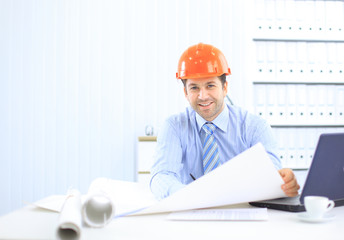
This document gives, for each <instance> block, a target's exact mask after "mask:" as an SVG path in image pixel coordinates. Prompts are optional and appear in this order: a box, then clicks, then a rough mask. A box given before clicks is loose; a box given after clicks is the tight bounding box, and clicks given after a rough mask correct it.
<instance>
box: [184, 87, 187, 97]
mask: <svg viewBox="0 0 344 240" xmlns="http://www.w3.org/2000/svg"><path fill="white" fill-rule="evenodd" d="M184 94H185V97H187V96H188V92H187V90H186V87H184Z"/></svg>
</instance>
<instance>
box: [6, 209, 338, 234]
mask: <svg viewBox="0 0 344 240" xmlns="http://www.w3.org/2000/svg"><path fill="white" fill-rule="evenodd" d="M234 207H237V208H249V207H251V206H249V205H248V204H239V205H232V206H227V207H224V208H234ZM297 214H298V213H290V212H283V211H277V210H268V215H269V220H268V221H260V222H259V221H257V222H253V221H252V222H248V221H245V222H244V221H243V222H239V221H170V220H167V219H166V216H167V214H155V215H147V216H131V217H123V218H118V219H114V220H113V221H112V222H111V223H110V224H108V225H107V226H106V227H105V228H101V229H92V228H87V227H84V228H83V229H82V233H81V239H101V240H102V239H121V240H126V239H139V240H141V239H149V240H154V239H159V240H160V239H164V240H165V239H173V240H176V239H177V240H178V239H180V240H181V239H190V240H191V239H192V240H193V239H214V240H219V239H264V240H265V239H293V240H294V239H312V240H314V239H328V240H330V239H331V240H332V239H344V207H337V208H334V209H333V210H331V214H334V215H335V216H336V218H335V219H334V220H332V221H329V222H324V223H306V222H302V221H300V220H299V219H298V218H297ZM58 216H59V214H58V213H55V212H50V211H46V210H42V209H38V208H35V207H32V206H26V207H24V208H22V209H19V210H17V211H14V212H12V213H10V214H7V215H5V216H2V217H0V239H55V230H56V226H57V220H58Z"/></svg>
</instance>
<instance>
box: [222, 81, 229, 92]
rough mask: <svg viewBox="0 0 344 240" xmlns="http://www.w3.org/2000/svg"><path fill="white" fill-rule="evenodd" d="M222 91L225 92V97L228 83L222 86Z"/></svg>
mask: <svg viewBox="0 0 344 240" xmlns="http://www.w3.org/2000/svg"><path fill="white" fill-rule="evenodd" d="M223 91H224V92H225V95H227V93H228V81H226V82H225V84H224V85H223Z"/></svg>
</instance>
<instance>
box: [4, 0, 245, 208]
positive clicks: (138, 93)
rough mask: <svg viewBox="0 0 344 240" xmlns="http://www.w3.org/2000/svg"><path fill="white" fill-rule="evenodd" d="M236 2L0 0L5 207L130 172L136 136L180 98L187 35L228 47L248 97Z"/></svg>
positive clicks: (128, 176) (235, 84)
mask: <svg viewBox="0 0 344 240" xmlns="http://www.w3.org/2000/svg"><path fill="white" fill-rule="evenodd" d="M238 2H241V1H233V3H232V1H229V0H202V1H200V0H189V1H185V0H177V1H168V0H166V1H162V0H117V1H111V0H94V1H93V0H65V1H61V0H46V1H45V0H41V1H39V0H0V34H1V37H0V114H1V118H0V166H1V167H0V192H1V196H2V200H1V204H0V215H2V214H4V213H6V212H8V211H10V210H13V209H16V208H19V207H21V206H22V205H23V201H35V200H38V199H40V198H43V197H45V196H48V195H50V194H63V193H65V192H66V191H67V189H68V187H70V186H73V187H76V188H79V189H80V190H81V191H82V192H83V193H85V192H86V191H87V187H88V185H89V184H90V182H91V181H92V180H93V179H94V178H96V177H99V176H102V177H110V178H114V179H123V180H135V175H134V174H135V158H136V155H135V154H136V153H135V152H136V141H137V136H140V135H143V134H144V128H145V126H146V125H147V124H150V125H153V126H154V128H155V130H157V129H159V127H160V125H161V123H162V122H163V120H164V118H166V117H167V116H169V115H170V114H173V113H175V112H179V111H180V110H182V109H184V107H185V106H186V105H187V102H186V101H185V99H184V95H183V90H182V85H181V83H180V82H178V81H177V80H176V79H175V72H176V66H177V61H178V59H179V56H180V55H181V53H182V52H183V51H184V50H185V49H186V48H187V47H188V46H190V45H192V44H196V43H198V42H205V43H210V44H214V45H215V46H217V47H218V48H220V49H221V50H222V51H223V52H224V54H225V55H226V56H227V58H228V62H229V64H230V67H231V68H232V72H233V76H232V77H231V78H230V84H231V87H232V88H231V92H232V95H233V98H234V99H235V100H234V101H235V102H236V103H237V104H239V105H240V103H242V104H241V105H245V104H246V105H247V102H245V96H244V95H243V94H242V93H243V90H242V89H241V88H242V87H243V84H245V80H244V79H242V78H244V76H243V75H242V74H240V75H239V73H240V72H241V70H240V66H241V63H242V62H243V61H244V59H243V57H242V55H243V54H242V52H241V47H240V46H239V47H238V46H237V47H236V46H235V45H236V44H239V43H241V42H242V39H243V38H244V32H245V30H244V29H242V26H244V24H243V23H242V20H243V14H242V9H243V7H242V5H243V3H238ZM233 45H234V46H233ZM236 58H237V59H240V60H237V61H234V59H236ZM239 78H240V81H239Z"/></svg>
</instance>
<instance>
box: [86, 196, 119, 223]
mask: <svg viewBox="0 0 344 240" xmlns="http://www.w3.org/2000/svg"><path fill="white" fill-rule="evenodd" d="M81 212H82V217H83V220H84V222H85V223H86V224H87V225H88V226H90V227H96V228H101V227H104V226H105V225H106V224H108V223H109V222H110V221H111V220H112V218H113V216H114V214H115V206H114V204H113V202H112V200H111V198H110V197H109V196H108V195H107V194H105V193H103V192H96V193H89V194H88V196H87V198H86V200H85V202H84V204H83V206H82V211H81Z"/></svg>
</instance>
